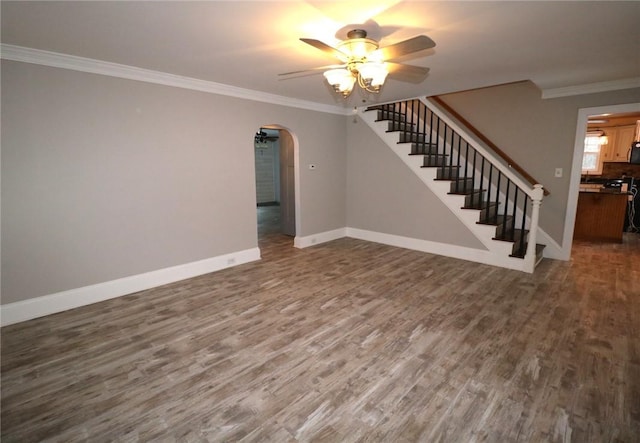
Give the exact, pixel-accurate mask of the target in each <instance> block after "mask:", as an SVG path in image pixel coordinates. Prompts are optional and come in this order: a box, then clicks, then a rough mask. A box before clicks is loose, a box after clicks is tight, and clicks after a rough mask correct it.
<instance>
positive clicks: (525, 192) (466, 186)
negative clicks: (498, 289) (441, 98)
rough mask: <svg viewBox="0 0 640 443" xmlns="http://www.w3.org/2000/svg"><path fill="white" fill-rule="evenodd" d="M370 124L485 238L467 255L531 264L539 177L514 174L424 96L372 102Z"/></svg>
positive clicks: (535, 253) (522, 266)
mask: <svg viewBox="0 0 640 443" xmlns="http://www.w3.org/2000/svg"><path fill="white" fill-rule="evenodd" d="M361 115H362V118H363V119H364V120H365V122H367V124H369V126H371V128H372V129H373V130H374V131H375V132H376V133H377V134H378V135H379V136H380V137H381V138H382V139H383V140H384V141H385V142H386V143H387V144H388V145H389V146H390V147H391V148H392V149H393V150H394V152H396V154H398V155H399V156H400V158H401V159H403V161H404V162H405V163H407V165H408V166H409V167H410V168H411V169H412V170H413V171H414V172H415V173H416V174H417V175H418V177H420V178H421V179H422V181H423V182H424V183H425V184H426V185H427V186H428V187H429V188H430V189H431V190H432V191H433V192H434V193H435V194H436V195H437V196H438V197H439V198H440V199H441V200H442V201H443V202H444V203H445V204H446V205H447V206H448V207H449V208H450V209H451V210H452V212H453V213H454V214H456V216H457V217H458V218H459V219H460V220H461V221H462V222H463V223H464V224H465V226H467V228H469V230H470V231H471V232H473V233H474V235H475V236H476V237H477V238H478V239H479V240H480V241H481V242H482V244H483V245H484V246H485V248H486V251H478V254H476V256H475V257H470V258H469V259H470V260H474V261H479V262H482V263H488V264H493V265H497V266H501V267H506V268H509V269H516V270H521V271H525V272H533V271H534V269H535V267H536V265H537V264H538V263H539V262H540V260H542V252H543V249H544V246H543V245H539V244H536V232H537V226H538V217H539V208H540V203H541V201H542V198H543V189H542V185H540V184H534V185H531V184H530V183H528V182H527V181H526V180H524V179H522V178H521V177H520V176H519V175H518V174H516V173H515V172H514V171H513V170H512V169H511V167H510V165H509V164H508V163H507V162H505V161H504V160H503V159H502V158H500V157H499V156H496V155H495V153H492V152H491V151H490V150H489V149H488V148H487V147H486V146H483V143H482V141H480V140H477V138H476V137H474V135H473V134H471V133H469V131H468V130H466V128H465V127H464V126H462V125H461V124H460V123H459V122H456V121H455V120H454V119H453V118H452V117H451V116H449V115H447V113H446V112H445V111H444V110H443V109H441V107H440V106H439V105H438V103H436V102H434V101H431V100H429V99H424V100H423V99H414V100H407V101H402V102H397V103H388V104H382V105H376V106H370V107H368V108H366V109H364V112H362V113H361Z"/></svg>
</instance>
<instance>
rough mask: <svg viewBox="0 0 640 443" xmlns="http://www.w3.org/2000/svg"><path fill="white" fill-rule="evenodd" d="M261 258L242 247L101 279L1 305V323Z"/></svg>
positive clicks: (6, 323)
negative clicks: (73, 287) (242, 249)
mask: <svg viewBox="0 0 640 443" xmlns="http://www.w3.org/2000/svg"><path fill="white" fill-rule="evenodd" d="M255 260H260V249H259V248H252V249H246V250H244V251H237V252H232V253H230V254H225V255H220V256H217V257H212V258H207V259H204V260H199V261H195V262H191V263H185V264H182V265H178V266H172V267H170V268H164V269H159V270H157V271H151V272H146V273H144V274H138V275H132V276H130V277H124V278H119V279H117V280H111V281H108V282H104V283H98V284H95V285H90V286H84V287H82V288H76V289H71V290H68V291H63V292H58V293H55V294H49V295H44V296H42V297H36V298H32V299H29V300H24V301H19V302H15V303H8V304H6V305H2V306H0V325H1V326H7V325H10V324H14V323H19V322H22V321H26V320H31V319H33V318H37V317H43V316H45V315H49V314H55V313H56V312H62V311H66V310H68V309H73V308H78V307H81V306H86V305H89V304H92V303H97V302H100V301H104V300H109V299H111V298H116V297H121V296H123V295H128V294H132V293H134V292H138V291H143V290H145V289H150V288H154V287H157V286H162V285H166V284H168V283H173V282H176V281H179V280H184V279H187V278H191V277H196V276H198V275H202V274H208V273H209V272H215V271H219V270H222V269H225V268H230V267H232V266H237V265H240V264H243V263H249V262H252V261H255Z"/></svg>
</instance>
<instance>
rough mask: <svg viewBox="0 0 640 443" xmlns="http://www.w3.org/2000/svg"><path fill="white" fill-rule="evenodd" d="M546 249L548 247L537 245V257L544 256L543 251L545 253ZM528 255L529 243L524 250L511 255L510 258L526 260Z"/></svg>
mask: <svg viewBox="0 0 640 443" xmlns="http://www.w3.org/2000/svg"><path fill="white" fill-rule="evenodd" d="M544 248H546V245H542V244H540V243H536V257H538V256H539V255H540V254H542V251H544ZM526 253H527V243H525V244H524V246H523V248H522V250H520V251H517V252H513V253H511V254H509V257H514V258H524V256H525V255H526Z"/></svg>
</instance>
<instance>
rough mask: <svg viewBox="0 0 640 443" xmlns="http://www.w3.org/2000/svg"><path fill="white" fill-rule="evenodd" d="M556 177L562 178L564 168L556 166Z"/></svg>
mask: <svg viewBox="0 0 640 443" xmlns="http://www.w3.org/2000/svg"><path fill="white" fill-rule="evenodd" d="M555 177H556V178H562V168H556V172H555Z"/></svg>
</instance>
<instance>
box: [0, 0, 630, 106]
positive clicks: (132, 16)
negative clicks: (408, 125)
mask: <svg viewBox="0 0 640 443" xmlns="http://www.w3.org/2000/svg"><path fill="white" fill-rule="evenodd" d="M1 7H2V11H1V12H2V15H1V19H2V37H1V39H2V43H4V44H11V45H17V46H23V47H28V48H35V49H41V50H48V51H54V52H60V53H64V54H71V55H76V56H81V57H87V58H92V59H98V60H103V61H109V62H114V63H120V64H125V65H131V66H136V67H140V68H146V69H151V70H156V71H162V72H167V73H172V74H177V75H181V76H186V77H192V78H196V79H201V80H208V81H213V82H217V83H222V84H226V85H232V86H237V87H240V88H246V89H251V90H257V91H262V92H267V93H271V94H277V95H281V96H285V97H293V98H298V99H302V100H308V101H312V102H317V103H324V104H330V105H335V104H344V106H354V105H359V104H362V100H363V99H367V100H369V101H376V100H379V101H390V100H395V99H401V98H410V97H416V96H420V95H435V94H442V93H447V92H454V91H461V90H467V89H474V88H478V87H484V86H490V85H496V84H502V83H508V82H513V81H520V80H527V79H528V80H532V81H533V82H534V83H536V84H537V85H538V86H539V87H540V88H541V89H549V88H563V87H570V86H576V85H584V84H591V83H599V82H611V81H619V80H624V79H631V78H637V77H640V2H638V1H626V2H612V1H604V2H579V1H576V2H540V1H533V2H521V1H519V2H481V1H470V2H458V1H446V2H428V1H390V0H388V1H366V2H365V1H341V2H325V1H237V0H236V1H209V2H93V1H92V2H49V1H46V2H25V1H20V2H10V1H2V4H1ZM367 21H369V23H368V24H367V25H366V26H365V29H368V30H369V33H370V36H371V37H374V38H379V39H381V46H386V45H388V44H392V43H395V42H398V41H401V40H404V39H407V38H410V37H413V36H415V35H419V34H425V35H428V36H429V37H430V38H432V39H433V40H434V41H435V42H436V47H435V48H434V49H432V50H428V51H423V52H421V53H418V54H416V56H415V57H411V56H408V57H405V59H404V60H402V62H403V63H408V64H413V65H417V66H425V67H429V68H430V69H431V71H430V74H429V76H428V77H427V79H426V80H425V81H424V82H422V83H420V84H412V83H404V82H400V81H397V80H393V79H390V80H388V81H387V83H386V84H385V86H384V88H383V92H382V93H381V94H380V95H379V96H368V97H367V96H361V95H358V94H356V93H354V94H353V95H352V97H351V98H350V99H349V100H348V101H346V102H345V101H343V100H342V99H340V98H337V97H336V96H335V94H334V93H332V91H331V89H330V87H329V86H328V85H326V83H325V82H324V78H323V77H322V75H321V71H318V72H317V74H314V75H308V76H302V77H298V78H291V79H287V80H281V79H280V78H279V77H278V75H277V74H278V73H282V72H288V71H295V70H300V69H307V68H312V67H316V66H323V65H328V64H332V63H334V60H333V59H332V58H331V57H330V56H329V55H327V54H325V53H323V52H321V51H319V50H317V49H315V48H313V47H311V46H309V45H306V44H304V43H302V42H300V41H299V40H298V38H300V37H307V38H315V39H319V40H321V41H324V42H326V43H328V44H330V45H335V43H336V42H337V41H338V40H337V39H336V35H337V36H344V34H345V32H346V30H347V29H349V28H350V27H348V26H346V25H348V24H356V23H360V24H361V23H365V22H367Z"/></svg>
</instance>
